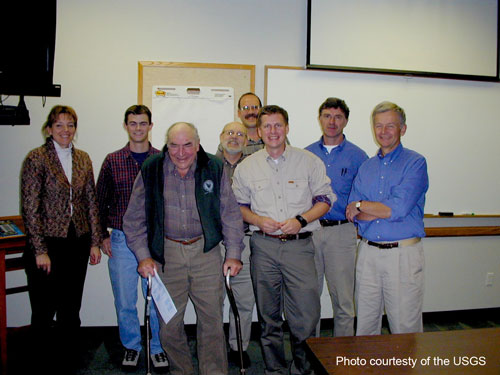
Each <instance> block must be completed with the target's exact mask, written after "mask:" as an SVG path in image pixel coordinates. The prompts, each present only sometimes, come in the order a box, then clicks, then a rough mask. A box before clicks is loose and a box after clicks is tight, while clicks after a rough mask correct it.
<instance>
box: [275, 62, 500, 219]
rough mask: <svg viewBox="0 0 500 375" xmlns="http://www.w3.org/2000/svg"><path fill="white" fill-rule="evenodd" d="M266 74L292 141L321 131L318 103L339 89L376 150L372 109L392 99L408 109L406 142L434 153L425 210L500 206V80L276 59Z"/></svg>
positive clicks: (363, 137)
mask: <svg viewBox="0 0 500 375" xmlns="http://www.w3.org/2000/svg"><path fill="white" fill-rule="evenodd" d="M266 77H267V78H266V103H267V104H277V105H280V106H282V107H283V108H285V109H286V110H287V111H288V114H289V117H290V132H289V134H288V138H289V140H290V142H291V144H292V145H294V146H297V147H305V146H307V145H309V144H310V143H312V142H314V141H317V140H318V139H319V138H320V136H321V129H320V126H319V124H318V121H317V117H318V108H319V106H320V104H321V103H322V102H323V101H324V100H325V99H326V98H327V97H330V96H336V97H339V98H342V99H344V100H345V101H346V103H347V105H348V106H349V108H350V111H351V114H350V116H349V123H348V124H347V127H346V129H345V131H344V132H345V134H346V136H347V138H348V139H349V140H350V141H352V142H354V143H355V144H357V145H358V146H360V147H361V148H363V149H364V150H365V151H366V152H367V153H368V155H369V156H373V155H375V152H376V150H377V148H378V147H377V145H376V144H375V140H374V137H373V133H372V130H371V126H370V115H371V111H372V110H373V108H374V107H375V105H376V104H378V103H380V102H381V101H383V100H389V101H392V102H395V103H396V104H398V105H400V106H401V107H402V108H403V109H404V110H405V112H406V117H407V125H408V129H407V131H406V134H405V135H404V137H403V138H402V143H403V145H404V146H405V147H408V148H411V149H414V150H415V151H417V152H419V153H421V154H423V155H424V156H425V157H426V158H427V164H428V172H429V180H430V187H429V190H428V192H427V201H426V205H425V213H429V214H436V213H438V212H439V211H452V212H454V213H455V214H460V213H471V212H474V213H475V214H498V213H499V212H500V199H499V198H498V192H499V191H500V84H498V83H492V82H473V81H455V80H445V79H435V78H432V79H431V78H415V77H413V78H409V77H401V76H384V75H378V74H361V73H345V72H333V71H317V70H304V69H300V68H289V67H288V68H287V67H272V66H270V67H266Z"/></svg>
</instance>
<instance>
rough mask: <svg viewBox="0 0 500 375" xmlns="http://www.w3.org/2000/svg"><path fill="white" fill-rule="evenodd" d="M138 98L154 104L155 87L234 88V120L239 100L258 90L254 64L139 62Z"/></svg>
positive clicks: (148, 104)
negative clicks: (247, 93)
mask: <svg viewBox="0 0 500 375" xmlns="http://www.w3.org/2000/svg"><path fill="white" fill-rule="evenodd" d="M138 78H139V83H138V95H137V101H138V103H140V104H145V105H147V106H148V107H149V108H151V106H152V91H153V86H157V85H162V86H163V85H169V86H193V87H197V86H210V87H215V86H219V87H232V88H233V89H234V99H235V103H234V113H235V121H236V120H237V118H238V117H237V113H238V108H237V106H238V99H239V98H240V96H241V95H242V94H244V93H246V92H249V91H252V92H254V91H255V65H240V64H214V63H185V62H184V63H183V62H162V61H139V76H138Z"/></svg>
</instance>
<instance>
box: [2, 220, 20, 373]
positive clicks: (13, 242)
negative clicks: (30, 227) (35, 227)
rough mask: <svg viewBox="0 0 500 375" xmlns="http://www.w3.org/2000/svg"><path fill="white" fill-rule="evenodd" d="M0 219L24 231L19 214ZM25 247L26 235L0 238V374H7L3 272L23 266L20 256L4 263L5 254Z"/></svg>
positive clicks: (5, 298) (17, 251) (5, 299)
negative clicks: (11, 222)
mask: <svg viewBox="0 0 500 375" xmlns="http://www.w3.org/2000/svg"><path fill="white" fill-rule="evenodd" d="M0 220H12V221H13V222H14V223H15V224H16V225H17V226H18V227H19V228H20V229H21V230H22V231H23V232H24V224H23V222H22V220H21V217H20V216H4V217H0ZM25 247H26V236H19V237H5V238H0V360H1V365H2V374H7V297H6V283H5V272H6V271H11V270H15V269H21V268H23V266H22V265H21V262H20V260H21V259H20V258H18V259H12V260H10V262H9V261H8V262H7V263H8V265H6V264H7V263H6V261H5V255H6V254H16V253H22V252H23V251H24V248H25ZM15 289H21V288H15Z"/></svg>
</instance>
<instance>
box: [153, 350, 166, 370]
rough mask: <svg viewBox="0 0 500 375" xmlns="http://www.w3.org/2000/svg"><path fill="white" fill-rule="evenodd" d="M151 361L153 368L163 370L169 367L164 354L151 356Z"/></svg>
mask: <svg viewBox="0 0 500 375" xmlns="http://www.w3.org/2000/svg"><path fill="white" fill-rule="evenodd" d="M151 361H152V362H153V366H154V368H165V367H168V365H169V363H168V359H167V355H166V354H165V352H161V353H158V354H151Z"/></svg>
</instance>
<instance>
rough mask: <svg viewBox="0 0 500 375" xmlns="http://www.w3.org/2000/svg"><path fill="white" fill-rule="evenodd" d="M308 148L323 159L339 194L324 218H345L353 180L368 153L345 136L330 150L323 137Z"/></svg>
mask: <svg viewBox="0 0 500 375" xmlns="http://www.w3.org/2000/svg"><path fill="white" fill-rule="evenodd" d="M306 150H308V151H311V152H312V153H313V154H314V155H316V156H317V157H319V158H320V159H321V160H322V161H323V163H324V164H325V167H326V174H327V175H328V177H329V178H330V181H331V185H332V190H333V192H334V193H335V195H336V196H337V200H336V201H335V203H334V204H333V206H332V208H331V209H330V211H328V212H327V213H326V214H325V215H324V216H323V217H322V219H328V220H345V218H346V217H345V209H346V207H347V198H348V197H349V193H350V192H351V187H352V181H353V180H354V177H356V174H357V173H358V168H359V166H360V165H361V164H363V162H364V161H365V160H366V159H368V155H366V153H365V152H364V151H363V150H362V149H360V148H359V147H358V146H356V145H355V144H353V143H351V142H349V141H348V140H347V139H346V138H345V136H344V140H343V141H342V142H341V143H340V144H339V145H338V146H336V147H334V148H333V149H332V150H331V151H330V152H328V150H327V149H326V148H325V146H324V143H323V137H321V138H320V140H319V141H317V142H314V143H312V144H311V145H309V146H307V147H306Z"/></svg>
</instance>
